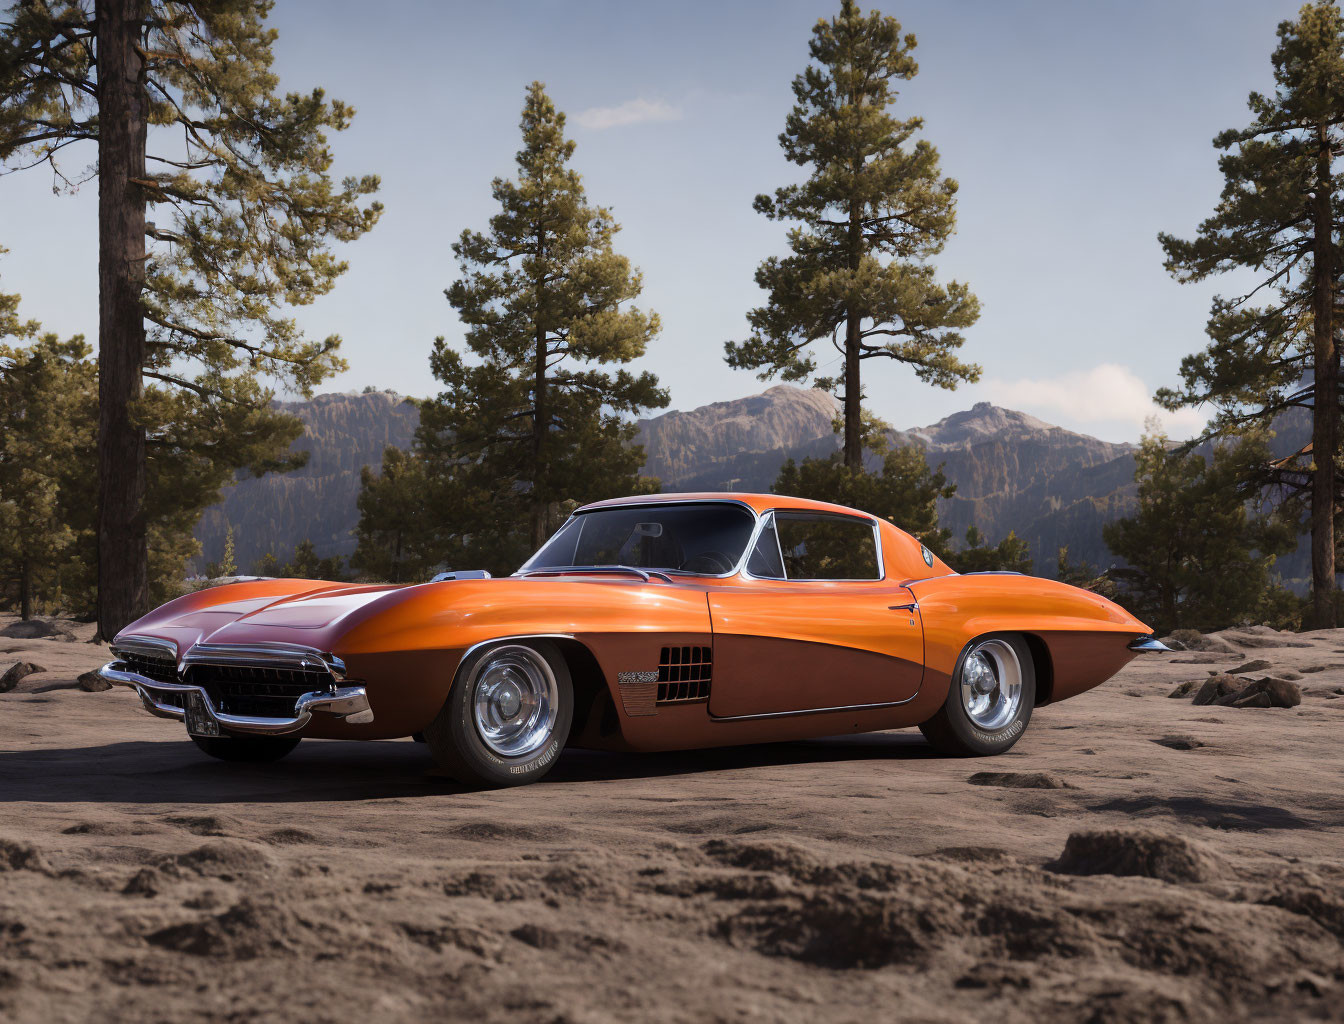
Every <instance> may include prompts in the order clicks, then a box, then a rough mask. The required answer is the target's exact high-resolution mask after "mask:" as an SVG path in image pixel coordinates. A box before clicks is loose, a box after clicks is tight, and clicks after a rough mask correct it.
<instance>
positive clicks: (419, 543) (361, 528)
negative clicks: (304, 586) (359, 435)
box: [350, 447, 446, 583]
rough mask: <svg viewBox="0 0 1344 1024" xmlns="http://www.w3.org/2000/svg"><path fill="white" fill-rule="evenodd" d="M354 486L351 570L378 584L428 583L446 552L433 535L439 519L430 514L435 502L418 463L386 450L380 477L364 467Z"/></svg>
mask: <svg viewBox="0 0 1344 1024" xmlns="http://www.w3.org/2000/svg"><path fill="white" fill-rule="evenodd" d="M359 480H360V489H359V497H358V498H357V499H356V503H357V505H358V507H359V525H358V526H357V527H356V530H355V536H356V537H357V538H358V545H357V546H356V548H355V553H354V554H353V555H352V556H351V557H350V566H351V568H353V569H355V570H357V571H358V572H359V573H360V574H361V575H362V576H364V577H367V578H369V579H371V580H376V581H378V582H380V583H412V582H416V581H420V582H423V581H424V580H427V579H429V578H430V576H431V575H433V573H432V570H433V568H434V567H435V566H437V565H438V564H439V563H440V561H441V560H442V559H443V558H444V557H446V552H443V551H442V548H443V547H444V545H445V542H444V541H443V540H441V539H440V538H439V537H437V536H436V535H435V527H436V526H437V524H438V523H439V522H440V520H441V517H438V516H434V515H433V514H432V511H431V510H432V509H435V508H438V507H439V503H438V501H437V500H436V498H437V497H438V496H437V495H433V494H431V493H430V490H429V478H428V476H427V474H426V473H425V464H424V460H423V459H421V458H420V457H418V456H417V455H415V454H414V453H412V452H405V451H402V450H401V449H400V448H394V447H388V448H386V449H384V450H383V467H382V471H381V472H380V473H374V472H373V470H371V469H370V468H369V467H368V466H365V467H364V468H363V469H362V470H361V471H360V474H359Z"/></svg>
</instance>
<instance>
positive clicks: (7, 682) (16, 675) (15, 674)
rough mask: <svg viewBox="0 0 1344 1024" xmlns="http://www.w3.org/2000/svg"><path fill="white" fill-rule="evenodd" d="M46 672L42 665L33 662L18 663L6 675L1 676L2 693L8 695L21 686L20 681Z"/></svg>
mask: <svg viewBox="0 0 1344 1024" xmlns="http://www.w3.org/2000/svg"><path fill="white" fill-rule="evenodd" d="M45 671H46V669H44V668H43V667H42V666H41V665H34V664H33V663H32V662H31V661H16V662H15V663H14V664H13V665H11V666H10V667H9V669H8V671H6V672H5V674H4V675H2V676H0V693H8V692H9V691H10V690H12V689H14V687H16V686H18V685H19V680H21V679H23V678H25V677H27V676H30V675H32V674H33V673H34V672H45Z"/></svg>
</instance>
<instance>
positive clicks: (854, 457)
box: [845, 206, 863, 470]
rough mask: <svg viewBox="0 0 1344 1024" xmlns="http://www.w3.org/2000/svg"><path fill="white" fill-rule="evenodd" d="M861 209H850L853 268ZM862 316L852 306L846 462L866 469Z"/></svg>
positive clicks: (848, 329)
mask: <svg viewBox="0 0 1344 1024" xmlns="http://www.w3.org/2000/svg"><path fill="white" fill-rule="evenodd" d="M861 231H862V228H861V226H860V224H859V210H858V207H857V206H851V207H850V212H849V269H850V270H851V271H856V270H858V269H859V246H860V244H861V243H862V235H861ZM860 330H861V317H860V316H859V312H858V310H856V309H854V308H852V307H851V308H850V309H849V311H848V316H847V317H846V318H845V465H846V466H847V467H849V468H850V469H854V470H859V469H863V387H862V384H861V383H860V381H859V343H860V341H861V337H860Z"/></svg>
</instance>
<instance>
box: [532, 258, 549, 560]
mask: <svg viewBox="0 0 1344 1024" xmlns="http://www.w3.org/2000/svg"><path fill="white" fill-rule="evenodd" d="M545 246H546V243H545V239H544V238H542V237H540V236H538V238H537V263H538V264H539V265H540V264H541V262H542V259H543V257H544V255H545V251H546V249H545ZM541 290H542V283H541V281H538V282H537V313H538V316H537V325H536V326H537V351H536V363H535V364H534V367H533V372H534V374H535V377H536V379H535V380H534V381H533V383H532V387H533V391H532V550H533V551H538V550H540V549H541V546H542V545H543V544H545V543H546V495H545V494H543V493H542V487H541V477H542V476H543V475H544V474H543V472H542V466H541V460H542V457H543V454H544V450H545V442H546V424H547V419H548V417H549V415H550V412H549V410H548V409H547V408H546V327H545V325H544V324H542V322H541V316H540V313H541Z"/></svg>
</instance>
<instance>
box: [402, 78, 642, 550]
mask: <svg viewBox="0 0 1344 1024" xmlns="http://www.w3.org/2000/svg"><path fill="white" fill-rule="evenodd" d="M564 127H565V116H564V114H562V113H559V112H557V110H556V109H555V106H554V105H553V104H552V102H551V100H550V98H549V97H548V96H547V95H546V91H545V88H544V87H543V85H542V84H541V83H540V82H534V83H533V84H532V85H531V87H530V88H529V89H528V92H527V100H526V104H525V106H524V108H523V116H522V135H523V148H522V149H521V150H520V151H519V153H518V156H517V165H518V178H517V180H504V179H496V180H495V181H494V182H493V184H492V186H491V191H492V194H493V196H494V198H495V201H496V202H497V203H498V204H499V207H500V209H499V212H498V213H496V214H495V215H494V216H493V217H492V218H491V219H490V227H489V230H488V231H487V232H484V233H480V232H475V231H465V232H463V234H462V236H461V238H460V239H459V240H458V241H457V242H456V243H455V244H454V246H453V251H454V253H456V255H457V258H458V262H459V264H460V267H461V272H462V277H461V278H460V279H459V280H458V281H456V282H455V283H454V284H453V285H452V287H450V288H449V289H448V290H447V296H448V300H449V302H451V304H452V306H453V308H454V309H456V310H457V311H458V315H459V316H460V317H461V319H462V322H463V323H464V324H465V325H466V328H467V331H466V343H467V348H468V349H469V350H470V352H471V356H472V358H471V359H470V360H469V359H468V358H465V357H464V356H463V354H462V353H460V352H458V351H456V350H455V349H453V348H450V347H449V346H448V345H447V344H446V343H445V342H444V340H443V339H442V338H440V339H438V340H437V341H436V342H435V344H434V349H433V353H432V354H431V356H430V368H431V369H432V370H433V373H434V376H435V377H436V378H437V379H438V380H439V381H440V382H441V383H442V385H443V391H442V392H441V393H440V394H439V395H438V396H437V397H435V398H433V399H430V400H429V401H426V402H423V403H421V405H420V428H419V431H418V433H417V443H416V453H417V456H418V457H420V458H421V459H423V460H424V463H425V472H426V473H427V474H428V476H429V477H430V478H431V484H430V490H431V491H432V493H434V494H435V495H436V496H438V497H439V498H441V499H442V501H443V503H442V504H441V505H440V504H436V505H435V506H434V507H433V512H434V515H435V516H437V518H438V524H439V525H438V528H437V530H436V532H437V533H438V535H439V536H440V537H441V538H444V540H445V544H447V543H448V541H450V540H452V539H453V538H456V542H455V543H458V544H465V547H464V548H462V550H463V552H464V554H466V553H470V554H473V555H475V556H476V558H478V559H482V560H484V561H485V563H486V565H487V567H491V568H493V569H496V570H499V569H502V568H507V569H508V570H509V571H512V569H514V568H516V567H517V566H518V564H519V563H520V562H521V561H522V560H523V559H524V558H525V557H526V556H527V554H528V553H529V552H530V551H531V550H534V549H535V548H537V547H539V546H540V545H541V544H542V543H543V542H544V541H545V540H546V538H547V537H549V536H550V534H551V532H552V531H553V530H554V529H555V527H556V526H558V525H559V522H560V521H561V519H562V517H563V506H564V503H565V502H566V501H571V502H572V501H580V500H581V501H590V500H595V499H598V498H605V497H611V496H613V495H620V494H628V493H632V492H636V491H639V490H641V489H647V488H648V484H647V482H641V480H640V478H639V475H638V473H639V467H640V464H641V463H642V462H643V452H642V450H641V449H640V448H638V447H637V446H633V445H631V444H630V441H631V439H632V438H633V437H634V434H635V427H634V424H633V423H631V422H630V421H629V420H628V419H626V418H623V417H625V416H629V415H634V414H637V413H638V412H640V411H641V410H644V409H648V408H656V407H662V406H665V405H666V404H667V394H666V392H664V391H662V390H661V389H659V387H658V382H657V380H656V378H654V377H653V375H652V374H649V373H641V374H639V375H635V374H633V373H631V372H630V371H629V370H626V369H619V370H617V371H616V372H615V373H606V372H603V371H601V370H599V369H597V367H598V366H602V365H611V364H625V363H629V362H631V361H632V360H634V359H637V358H639V357H640V356H642V355H643V354H644V350H645V347H646V346H647V344H648V343H649V341H650V340H651V339H652V338H654V337H655V336H656V335H657V333H658V330H659V323H658V317H657V315H656V314H653V313H645V312H643V311H641V310H639V309H635V308H631V307H629V305H628V303H629V302H630V301H631V300H633V299H635V298H636V297H637V296H638V295H639V293H640V290H641V287H642V283H641V278H640V275H639V273H638V272H637V271H634V270H633V269H632V268H631V266H630V263H629V261H628V260H627V259H626V258H625V257H624V256H621V255H619V254H617V253H616V251H615V250H614V249H613V247H612V240H613V236H614V235H615V234H616V232H617V231H618V230H619V225H617V224H616V222H615V221H614V220H613V219H612V216H611V213H610V211H608V210H607V209H605V208H603V207H600V206H592V205H590V204H589V202H588V199H587V196H586V195H585V192H584V188H583V183H582V179H581V178H580V176H579V174H578V173H577V172H576V171H574V170H573V169H571V168H570V167H569V166H567V165H568V163H569V160H570V157H571V156H572V155H573V152H574V143H573V142H571V141H569V140H567V139H566V138H565V136H564ZM464 538H469V540H466V541H464V540H463V539H464ZM444 555H445V557H448V558H452V557H454V553H453V550H452V547H451V546H448V547H446V548H445V549H444ZM458 565H459V566H461V565H462V563H461V562H458Z"/></svg>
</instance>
